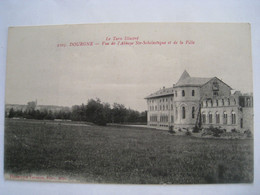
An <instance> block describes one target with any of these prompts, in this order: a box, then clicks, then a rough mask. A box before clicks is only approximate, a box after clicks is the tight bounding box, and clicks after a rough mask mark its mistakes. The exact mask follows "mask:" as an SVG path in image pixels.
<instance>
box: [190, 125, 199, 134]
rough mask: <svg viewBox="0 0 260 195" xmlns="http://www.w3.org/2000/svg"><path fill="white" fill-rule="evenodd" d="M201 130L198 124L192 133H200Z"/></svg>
mask: <svg viewBox="0 0 260 195" xmlns="http://www.w3.org/2000/svg"><path fill="white" fill-rule="evenodd" d="M199 131H200V128H199V127H198V126H195V127H193V129H192V133H198V132H199Z"/></svg>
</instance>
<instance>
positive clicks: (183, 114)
mask: <svg viewBox="0 0 260 195" xmlns="http://www.w3.org/2000/svg"><path fill="white" fill-rule="evenodd" d="M182 118H183V119H185V107H184V106H183V107H182Z"/></svg>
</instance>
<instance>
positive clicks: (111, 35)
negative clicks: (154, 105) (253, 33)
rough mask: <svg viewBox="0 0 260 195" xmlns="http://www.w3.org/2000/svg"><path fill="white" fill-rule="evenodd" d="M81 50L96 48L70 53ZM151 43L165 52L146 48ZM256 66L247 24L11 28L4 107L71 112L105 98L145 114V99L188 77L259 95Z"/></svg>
mask: <svg viewBox="0 0 260 195" xmlns="http://www.w3.org/2000/svg"><path fill="white" fill-rule="evenodd" d="M125 37H131V38H133V39H135V40H127V42H128V43H133V45H125V41H126V40H124V39H125ZM120 39H122V40H120ZM136 41H138V42H139V43H138V44H137V43H136ZM79 42H84V43H83V44H85V45H86V44H90V45H91V44H93V46H70V45H71V44H70V43H73V44H72V45H75V43H79ZM91 42H92V43H91ZM112 42H114V43H115V45H111V44H112ZM144 42H145V43H146V44H143V43H144ZM152 42H153V43H157V42H161V43H165V44H162V45H158V44H147V43H152ZM181 42H182V43H183V44H181ZM105 43H106V44H109V45H106V44H105ZM186 43H187V44H186ZM58 44H61V45H59V46H58ZM64 44H66V47H60V46H64ZM118 44H119V45H118ZM251 58H252V57H251V38H250V25H249V24H245V23H244V24H227V23H226V24H221V23H218V24H214V23H211V24H206V23H177V24H176V23H175V24H174V23H157V24H156V23H139V24H89V25H60V26H38V27H12V28H9V34H8V52H7V68H6V71H7V74H6V100H5V101H6V103H17V104H26V103H27V102H28V101H32V100H36V99H37V102H38V104H40V105H59V106H72V105H78V104H81V103H87V101H88V100H89V99H91V98H99V99H101V101H103V102H108V103H110V104H113V103H114V102H117V103H121V104H124V105H125V106H126V107H127V108H132V109H136V110H139V111H144V110H146V109H147V104H146V101H145V99H144V98H145V97H146V96H148V95H149V94H151V93H153V92H155V91H157V90H159V89H160V88H162V87H163V86H165V87H171V86H172V85H173V84H174V83H176V82H177V81H178V79H179V77H180V76H181V74H182V72H183V71H184V70H186V71H187V72H188V73H189V74H190V75H191V76H194V77H214V76H216V77H218V78H219V79H222V80H223V81H224V82H225V83H227V84H228V85H230V86H231V87H232V88H233V89H236V90H240V91H242V92H252V89H253V83H252V59H251Z"/></svg>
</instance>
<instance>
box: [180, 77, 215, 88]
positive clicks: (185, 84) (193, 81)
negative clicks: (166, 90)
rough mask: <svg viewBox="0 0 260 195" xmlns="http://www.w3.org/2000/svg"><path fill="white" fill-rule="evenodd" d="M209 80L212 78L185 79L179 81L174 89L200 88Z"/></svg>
mask: <svg viewBox="0 0 260 195" xmlns="http://www.w3.org/2000/svg"><path fill="white" fill-rule="evenodd" d="M211 79H213V78H201V77H187V78H185V79H182V80H179V81H178V83H177V84H176V85H175V87H188V86H193V87H195V86H196V87H200V86H202V85H204V84H206V83H207V82H209V81H210V80H211Z"/></svg>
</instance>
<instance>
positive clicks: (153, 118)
mask: <svg viewBox="0 0 260 195" xmlns="http://www.w3.org/2000/svg"><path fill="white" fill-rule="evenodd" d="M181 109H182V119H185V118H186V108H185V107H184V106H183V107H182V108H181ZM195 112H196V111H195V107H194V106H193V107H192V109H191V117H192V118H195ZM175 115H176V119H178V109H177V108H176V110H175ZM164 117H167V119H164ZM173 120H174V117H173V116H172V118H171V121H172V122H173ZM150 121H153V122H157V115H152V116H150ZM160 122H168V116H167V115H162V116H160Z"/></svg>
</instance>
